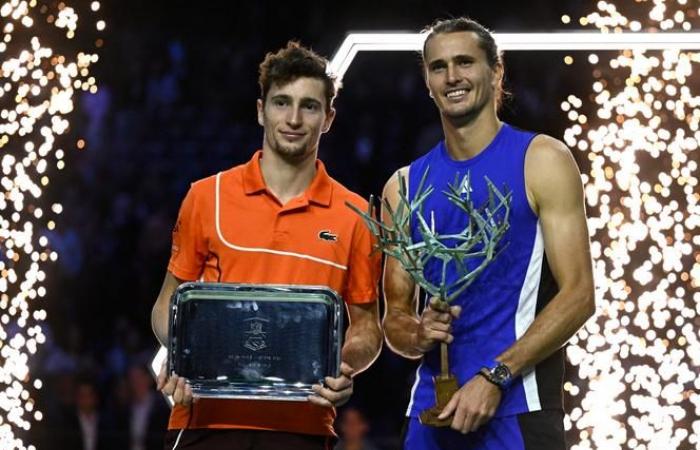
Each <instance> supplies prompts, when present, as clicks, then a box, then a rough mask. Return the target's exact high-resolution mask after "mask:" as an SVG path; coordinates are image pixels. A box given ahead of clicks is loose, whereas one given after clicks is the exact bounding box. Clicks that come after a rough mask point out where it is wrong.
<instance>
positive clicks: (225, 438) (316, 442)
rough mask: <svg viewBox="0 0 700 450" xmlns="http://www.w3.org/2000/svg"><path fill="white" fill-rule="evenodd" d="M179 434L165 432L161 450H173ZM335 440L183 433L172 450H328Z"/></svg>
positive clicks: (266, 433)
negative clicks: (163, 444) (162, 449)
mask: <svg viewBox="0 0 700 450" xmlns="http://www.w3.org/2000/svg"><path fill="white" fill-rule="evenodd" d="M179 433H180V430H168V432H167V433H166V434H165V446H164V447H163V448H164V450H173V447H174V446H175V441H176V440H177V436H178V434H179ZM335 441H336V438H335V437H333V436H317V435H311V434H296V433H285V432H282V431H259V430H215V429H206V428H193V429H188V430H185V431H184V432H183V433H182V437H180V442H179V443H178V444H177V447H176V448H175V450H284V449H294V450H332V449H333V446H334V445H335Z"/></svg>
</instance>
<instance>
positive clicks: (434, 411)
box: [420, 374, 458, 427]
mask: <svg viewBox="0 0 700 450" xmlns="http://www.w3.org/2000/svg"><path fill="white" fill-rule="evenodd" d="M433 381H434V382H435V401H436V402H435V406H433V407H432V408H430V409H426V410H425V411H423V412H421V413H420V423H421V424H423V425H427V426H430V427H449V426H450V424H451V423H452V416H449V417H446V418H444V419H438V416H439V415H440V413H441V412H442V410H443V409H445V406H447V404H448V403H449V402H450V399H451V398H452V396H453V395H454V394H455V392H457V389H458V386H457V378H455V376H454V375H452V374H450V375H438V376H436V377H433Z"/></svg>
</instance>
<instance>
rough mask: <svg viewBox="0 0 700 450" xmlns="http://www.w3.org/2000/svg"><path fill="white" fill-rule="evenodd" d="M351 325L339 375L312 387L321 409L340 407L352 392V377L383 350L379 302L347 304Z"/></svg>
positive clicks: (315, 402) (312, 398) (366, 366)
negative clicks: (323, 407)
mask: <svg viewBox="0 0 700 450" xmlns="http://www.w3.org/2000/svg"><path fill="white" fill-rule="evenodd" d="M348 316H349V317H350V324H349V325H348V329H347V331H346V332H345V343H344V344H343V349H342V355H341V360H342V361H341V364H340V376H339V377H335V378H333V377H326V378H325V380H324V384H323V385H321V384H315V385H313V386H312V389H313V391H314V395H310V396H309V401H310V402H311V403H314V404H316V405H319V406H325V407H329V408H330V407H333V406H341V405H343V404H344V403H345V402H347V401H348V400H349V399H350V396H351V395H352V392H353V382H352V378H353V377H354V376H355V375H357V374H358V373H360V372H362V371H364V370H365V369H367V368H368V367H369V366H370V365H372V363H373V362H374V360H375V359H377V356H379V351H380V350H381V347H382V330H381V328H380V327H379V312H378V307H377V302H376V301H374V302H372V303H366V304H348Z"/></svg>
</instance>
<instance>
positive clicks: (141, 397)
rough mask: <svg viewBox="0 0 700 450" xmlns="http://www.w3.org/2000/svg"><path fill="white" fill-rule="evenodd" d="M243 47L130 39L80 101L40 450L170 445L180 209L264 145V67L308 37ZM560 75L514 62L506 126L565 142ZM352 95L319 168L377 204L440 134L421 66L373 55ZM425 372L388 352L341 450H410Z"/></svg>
mask: <svg viewBox="0 0 700 450" xmlns="http://www.w3.org/2000/svg"><path fill="white" fill-rule="evenodd" d="M261 8H262V7H261ZM256 11H257V10H256ZM533 14H534V13H533ZM115 20H116V19H115ZM308 20H309V21H311V22H310V23H311V24H310V25H309V27H311V28H309V30H311V31H310V32H309V35H310V36H316V37H315V38H311V39H310V41H307V40H302V41H303V43H305V44H310V45H312V46H313V45H314V44H316V43H319V44H318V47H316V48H317V50H319V51H321V52H322V53H324V54H327V55H328V56H330V54H329V53H330V51H331V50H332V49H333V48H334V47H335V46H336V45H339V43H340V39H341V38H342V33H340V34H339V37H338V41H337V43H336V42H335V41H333V40H330V39H328V38H323V35H322V33H321V31H318V30H317V29H316V28H313V26H312V25H313V23H312V22H313V20H314V19H313V17H310V18H309V19H308ZM489 25H491V26H497V25H498V24H496V23H491V24H489ZM507 25H508V24H507V23H505V22H504V26H507ZM313 30H317V31H318V33H316V34H314V33H315V32H313ZM334 33H335V34H338V33H337V31H336V32H334ZM305 35H306V34H305ZM244 36H245V37H241V36H237V38H236V39H235V40H222V39H221V38H218V37H216V36H211V35H207V34H206V33H203V34H202V35H200V36H198V37H197V38H196V39H195V38H193V37H191V36H190V37H188V36H186V35H185V34H182V33H181V34H180V35H173V33H170V35H168V34H167V33H163V35H159V34H158V33H154V32H153V31H152V30H151V31H137V30H135V29H131V30H125V31H123V32H121V33H119V35H118V37H117V36H116V35H115V36H114V38H113V39H112V40H111V41H110V42H108V45H107V46H106V47H105V49H104V54H103V55H101V61H103V62H102V63H101V71H102V73H101V74H100V75H99V77H98V80H99V90H98V91H97V93H96V94H83V96H82V97H80V98H79V99H78V100H79V101H78V111H77V112H76V114H75V115H74V127H73V131H74V135H75V138H76V140H77V139H78V138H80V139H84V141H85V143H86V145H85V146H84V148H82V149H78V148H77V146H76V145H75V144H74V143H69V144H67V145H66V149H67V153H68V155H67V169H68V170H65V171H64V173H62V174H61V175H60V177H57V178H56V183H55V185H52V186H53V190H52V194H51V195H52V197H53V198H52V199H51V200H52V201H58V202H60V203H62V204H63V207H64V208H63V209H64V213H63V214H62V215H61V216H60V217H59V220H58V221H57V227H56V230H54V231H53V232H52V233H51V234H50V236H49V238H50V242H51V245H52V246H53V248H54V249H55V250H56V251H57V252H58V254H59V259H58V261H57V263H56V264H54V265H52V266H51V267H50V268H49V270H48V272H49V273H48V276H47V280H48V283H47V291H48V292H49V295H48V301H47V303H46V308H47V311H48V319H47V322H46V323H45V325H44V332H45V334H47V336H48V342H47V343H46V344H45V345H43V346H42V347H41V348H40V354H39V356H38V357H37V358H35V359H34V360H33V363H32V364H33V367H32V373H33V374H34V375H35V376H37V377H39V378H41V379H42V380H44V383H45V386H44V388H43V389H42V392H43V393H44V395H41V396H40V398H39V408H40V410H42V411H43V412H44V418H43V420H42V421H41V422H40V423H39V424H37V425H35V428H34V429H33V430H36V433H37V434H36V435H35V436H40V439H41V445H40V446H39V447H38V448H39V449H40V450H50V449H54V448H55V449H59V448H60V449H63V450H80V449H89V450H102V449H115V450H116V449H129V450H147V449H151V448H161V447H162V434H163V431H164V429H165V425H166V423H167V416H168V407H167V405H166V403H165V402H164V400H163V398H162V396H161V395H160V394H159V393H158V392H156V391H155V389H154V383H153V377H152V375H151V374H150V373H149V369H148V365H149V363H150V360H151V358H152V357H153V355H154V354H155V352H156V350H157V344H156V341H155V338H154V337H153V335H152V333H151V329H150V311H151V307H152V305H153V302H154V300H155V297H156V295H157V293H158V289H159V287H160V283H161V281H162V279H163V276H164V274H165V269H166V265H167V260H168V257H169V248H170V234H171V229H172V226H173V224H174V221H175V218H176V215H177V210H178V208H179V204H180V201H181V200H182V198H183V196H184V194H185V192H186V190H187V189H188V187H189V184H190V183H191V182H193V181H195V180H196V179H198V178H201V177H204V176H207V175H210V174H213V173H216V172H217V171H220V170H224V169H227V168H229V167H231V166H233V165H235V164H239V163H241V162H243V161H246V160H247V159H248V158H249V157H250V156H251V155H252V153H253V152H254V151H255V150H256V149H257V148H259V147H260V145H261V142H262V133H261V128H260V127H259V126H258V124H257V121H256V117H255V100H256V99H257V97H258V94H259V90H258V86H257V82H256V80H257V65H258V64H259V62H260V61H261V60H262V58H263V56H264V54H265V52H266V51H271V50H276V48H278V47H280V46H281V45H283V44H284V43H285V41H286V39H288V38H292V37H298V35H294V34H289V33H286V34H285V35H284V36H283V35H282V32H280V33H279V34H278V35H273V37H270V36H267V37H266V38H265V39H263V38H261V37H260V36H259V35H258V34H256V33H249V34H245V35H244ZM547 58H549V59H547ZM559 61H560V59H559V57H558V56H530V57H529V59H526V57H525V56H524V55H523V56H521V55H512V56H511V55H508V56H507V58H506V63H507V65H508V67H509V68H508V69H507V74H508V75H507V83H508V86H509V87H510V89H511V90H512V91H513V93H514V99H513V100H512V101H510V102H509V103H508V104H507V105H506V107H505V109H504V111H503V113H504V116H505V118H506V119H508V120H511V121H512V122H513V123H515V124H516V125H520V126H523V127H527V128H531V129H536V130H540V131H546V132H548V133H550V134H554V135H557V132H558V131H560V130H561V129H562V127H563V124H562V123H561V118H558V111H557V109H558V102H557V100H556V99H559V98H561V95H560V94H561V93H560V92H559V91H558V89H561V87H560V86H561V77H562V75H558V74H557V73H558V72H557V71H552V72H553V73H547V74H546V76H545V77H543V76H541V74H540V73H538V72H535V71H532V70H529V68H531V67H532V65H533V64H541V65H543V66H545V65H547V64H552V63H553V62H557V63H558V62H559ZM344 81H345V87H344V88H343V89H342V90H341V91H340V94H339V97H338V99H337V103H336V107H337V110H338V116H337V119H336V122H335V124H334V125H333V128H332V129H331V132H330V133H329V134H328V135H326V136H324V137H323V138H322V140H321V151H320V157H321V159H323V160H324V161H325V162H326V165H327V167H328V170H329V172H330V173H331V175H332V176H333V177H334V178H336V179H337V180H339V181H340V182H342V183H343V184H345V185H346V186H348V187H349V188H351V189H353V190H356V191H357V192H359V193H361V194H362V195H363V196H368V195H369V194H370V193H378V192H381V189H382V185H383V183H384V181H385V180H386V179H387V178H388V177H389V175H390V174H391V173H392V172H393V171H394V170H396V169H397V168H398V167H400V166H401V165H403V164H406V163H407V162H408V161H410V160H411V159H413V158H415V157H416V156H417V155H419V154H421V153H423V152H424V151H426V150H427V149H428V148H430V147H431V146H432V145H434V144H435V143H436V142H437V141H438V140H439V139H440V133H441V129H440V124H439V121H438V117H437V114H436V111H435V108H434V107H433V105H432V104H431V101H430V98H429V97H428V96H427V92H426V90H425V87H424V82H423V79H422V76H421V73H420V65H419V57H418V56H417V55H415V54H406V53H403V54H398V53H397V54H394V53H382V54H366V55H365V54H361V55H360V56H358V58H357V60H356V62H355V63H354V64H353V66H352V68H351V70H350V71H349V72H348V74H347V75H346V78H345V80H344ZM414 364H415V363H414V362H411V361H406V360H403V359H401V358H399V357H398V356H396V355H394V354H393V353H391V351H389V350H388V349H386V348H385V349H384V350H383V352H382V355H381V357H380V358H379V360H378V361H377V362H376V363H375V365H374V366H373V367H372V368H371V369H370V370H368V371H367V372H366V373H365V374H363V375H361V376H360V377H358V379H357V381H356V388H355V392H356V395H355V396H354V398H353V400H352V401H351V403H350V405H349V406H347V407H345V408H343V409H342V410H341V414H340V416H339V421H338V430H339V432H340V434H341V436H342V437H343V440H342V441H341V443H340V444H339V448H342V449H345V450H355V449H366V450H368V449H382V448H386V449H389V448H395V446H396V445H397V442H398V439H399V435H400V430H401V426H402V420H403V414H404V412H405V408H406V406H407V399H408V394H409V391H410V386H411V383H412V376H413V375H412V373H413V370H414V367H415V365H414ZM379 398H381V399H382V401H381V402H377V399H379ZM33 432H34V431H33ZM85 441H87V442H91V443H93V445H92V446H85V444H84V442H85ZM81 442H83V444H81ZM68 443H70V444H68Z"/></svg>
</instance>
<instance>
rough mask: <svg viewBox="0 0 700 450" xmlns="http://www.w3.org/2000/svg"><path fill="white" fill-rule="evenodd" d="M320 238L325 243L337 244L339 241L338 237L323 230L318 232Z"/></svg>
mask: <svg viewBox="0 0 700 450" xmlns="http://www.w3.org/2000/svg"><path fill="white" fill-rule="evenodd" d="M318 238H319V239H323V240H324V241H328V242H336V241H338V235H337V234H333V233H331V231H330V230H322V231H319V232H318Z"/></svg>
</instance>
